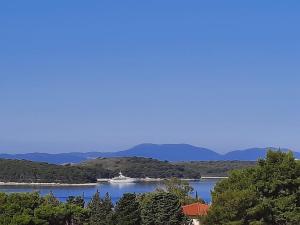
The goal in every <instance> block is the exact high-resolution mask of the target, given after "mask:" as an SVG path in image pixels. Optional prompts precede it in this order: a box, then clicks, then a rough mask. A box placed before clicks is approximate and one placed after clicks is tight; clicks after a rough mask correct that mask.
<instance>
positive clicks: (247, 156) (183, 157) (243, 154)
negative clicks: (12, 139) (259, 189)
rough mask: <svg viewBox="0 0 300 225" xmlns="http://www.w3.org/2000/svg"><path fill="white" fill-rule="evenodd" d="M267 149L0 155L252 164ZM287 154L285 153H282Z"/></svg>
mask: <svg viewBox="0 0 300 225" xmlns="http://www.w3.org/2000/svg"><path fill="white" fill-rule="evenodd" d="M268 149H275V148H249V149H244V150H236V151H231V152H228V153H226V154H220V153H217V152H215V151H213V150H211V149H207V148H202V147H196V146H193V145H189V144H160V145H158V144H140V145H137V146H134V147H132V148H130V149H127V150H123V151H118V152H85V153H81V152H70V153H57V154H48V153H24V154H0V158H4V159H20V160H22V159H24V160H30V161H36V162H47V163H54V164H66V163H79V162H82V161H85V160H89V159H95V158H99V157H102V158H104V157H105V158H113V157H133V156H137V157H145V158H153V159H158V160H167V161H174V162H175V161H217V160H227V161H229V160H231V161H232V160H240V161H254V160H257V159H259V158H264V157H265V155H266V152H267V150H268ZM281 151H284V152H287V151H288V150H287V149H281ZM293 153H294V156H295V158H297V159H300V152H293Z"/></svg>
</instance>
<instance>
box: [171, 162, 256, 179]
mask: <svg viewBox="0 0 300 225" xmlns="http://www.w3.org/2000/svg"><path fill="white" fill-rule="evenodd" d="M173 164H175V165H180V166H182V167H184V168H185V170H189V171H194V172H198V173H199V172H200V173H201V176H204V177H205V176H208V177H209V176H212V177H213V176H216V177H227V176H228V175H229V173H230V171H232V170H237V169H246V168H251V167H254V166H255V165H256V161H191V162H176V163H173Z"/></svg>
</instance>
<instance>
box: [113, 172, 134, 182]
mask: <svg viewBox="0 0 300 225" xmlns="http://www.w3.org/2000/svg"><path fill="white" fill-rule="evenodd" d="M135 181H136V179H135V178H131V177H125V176H124V175H123V174H122V172H120V173H119V176H118V177H114V178H112V179H109V180H108V182H110V183H133V182H135Z"/></svg>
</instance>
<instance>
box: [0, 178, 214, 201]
mask: <svg viewBox="0 0 300 225" xmlns="http://www.w3.org/2000/svg"><path fill="white" fill-rule="evenodd" d="M218 181H219V180H217V179H203V180H201V181H191V182H190V184H191V186H192V187H193V188H194V192H193V195H195V193H196V191H197V193H198V196H199V197H201V198H202V199H204V200H205V202H208V203H209V202H211V190H213V188H214V186H215V185H216V183H217V182H218ZM159 187H162V183H159V182H139V183H123V184H121V183H119V184H111V183H98V184H97V185H95V186H22V185H12V186H1V185H0V192H6V193H19V192H34V191H36V192H39V193H40V194H41V195H43V196H44V195H46V194H48V193H50V192H52V193H53V194H54V196H55V197H57V198H58V199H59V200H61V201H65V200H66V199H67V198H68V196H72V195H73V196H78V195H80V196H84V199H85V201H86V202H89V201H90V200H91V198H92V196H93V195H94V194H95V192H96V191H97V190H98V191H99V192H100V195H102V196H104V195H105V193H106V192H108V193H109V195H110V196H111V198H112V201H113V202H117V201H118V200H119V199H120V198H121V197H122V195H123V194H124V193H136V194H139V193H146V192H152V191H154V190H155V189H157V188H159Z"/></svg>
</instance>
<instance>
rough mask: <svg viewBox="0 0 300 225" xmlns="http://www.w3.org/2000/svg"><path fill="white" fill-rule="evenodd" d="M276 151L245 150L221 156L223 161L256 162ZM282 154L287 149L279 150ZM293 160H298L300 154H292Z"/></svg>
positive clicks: (262, 149)
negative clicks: (268, 153)
mask: <svg viewBox="0 0 300 225" xmlns="http://www.w3.org/2000/svg"><path fill="white" fill-rule="evenodd" d="M269 149H271V150H277V149H275V148H273V147H268V148H249V149H245V150H236V151H232V152H228V153H227V154H225V155H223V157H222V158H223V160H243V161H249V160H252V161H257V160H258V159H263V158H265V157H266V155H267V151H268V150H269ZM280 151H282V152H288V151H289V150H288V149H280ZM294 156H295V158H298V159H300V153H299V152H294Z"/></svg>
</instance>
